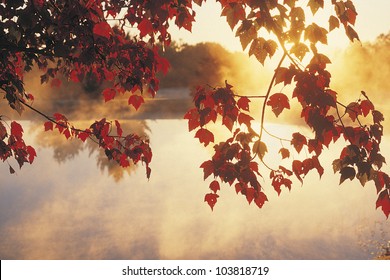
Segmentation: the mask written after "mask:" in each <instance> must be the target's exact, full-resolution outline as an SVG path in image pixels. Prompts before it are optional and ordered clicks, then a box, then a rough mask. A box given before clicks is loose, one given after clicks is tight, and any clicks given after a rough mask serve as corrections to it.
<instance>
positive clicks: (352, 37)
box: [345, 25, 360, 42]
mask: <svg viewBox="0 0 390 280" xmlns="http://www.w3.org/2000/svg"><path fill="white" fill-rule="evenodd" d="M345 33H346V34H347V36H348V38H349V40H350V41H351V42H353V40H355V39H356V40H358V41H360V39H359V35H358V34H357V33H356V31H355V30H354V29H353V28H352V27H351V26H350V25H348V26H347V27H346V28H345Z"/></svg>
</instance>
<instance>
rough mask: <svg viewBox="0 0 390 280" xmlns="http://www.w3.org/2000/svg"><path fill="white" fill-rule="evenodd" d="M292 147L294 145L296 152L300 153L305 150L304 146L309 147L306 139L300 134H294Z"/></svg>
mask: <svg viewBox="0 0 390 280" xmlns="http://www.w3.org/2000/svg"><path fill="white" fill-rule="evenodd" d="M291 145H293V146H294V148H295V150H297V152H298V153H300V152H301V150H302V148H303V145H307V140H306V137H305V136H303V135H302V134H300V133H299V132H296V133H294V134H293V135H292V140H291Z"/></svg>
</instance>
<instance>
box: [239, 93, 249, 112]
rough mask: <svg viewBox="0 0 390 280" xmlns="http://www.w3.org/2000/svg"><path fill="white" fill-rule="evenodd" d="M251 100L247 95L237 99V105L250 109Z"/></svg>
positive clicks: (246, 109)
mask: <svg viewBox="0 0 390 280" xmlns="http://www.w3.org/2000/svg"><path fill="white" fill-rule="evenodd" d="M249 102H251V101H250V100H249V98H247V97H245V96H243V97H240V99H238V101H237V107H238V108H240V109H242V110H245V111H249Z"/></svg>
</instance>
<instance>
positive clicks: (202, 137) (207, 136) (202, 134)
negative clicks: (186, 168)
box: [195, 128, 214, 147]
mask: <svg viewBox="0 0 390 280" xmlns="http://www.w3.org/2000/svg"><path fill="white" fill-rule="evenodd" d="M195 138H199V142H200V143H204V146H205V147H206V146H207V145H208V144H209V143H210V142H214V134H213V133H211V132H210V131H209V130H207V129H206V128H200V129H199V130H198V131H197V132H196V133H195Z"/></svg>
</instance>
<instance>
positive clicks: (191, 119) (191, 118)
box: [184, 108, 200, 131]
mask: <svg viewBox="0 0 390 280" xmlns="http://www.w3.org/2000/svg"><path fill="white" fill-rule="evenodd" d="M184 119H187V120H188V130H189V131H192V130H194V129H195V128H197V127H198V126H199V125H200V123H199V113H198V110H197V109H196V108H193V109H191V110H189V111H188V112H187V113H186V114H185V115H184Z"/></svg>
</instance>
